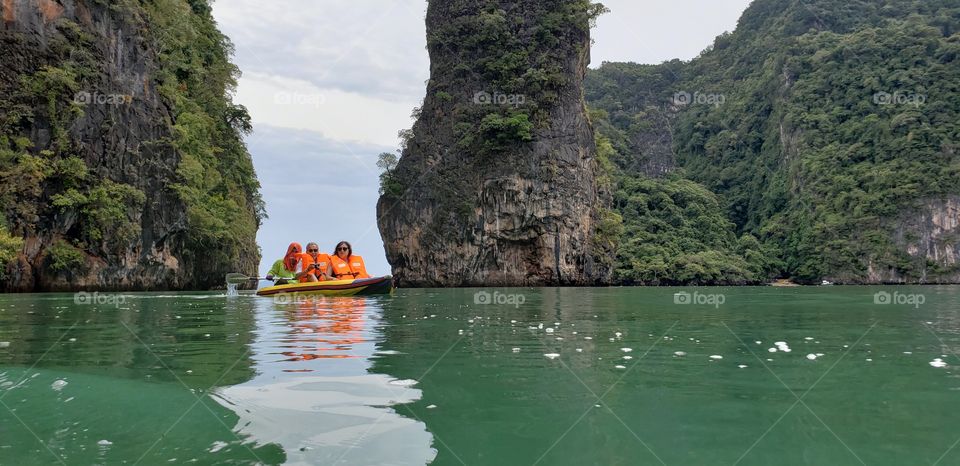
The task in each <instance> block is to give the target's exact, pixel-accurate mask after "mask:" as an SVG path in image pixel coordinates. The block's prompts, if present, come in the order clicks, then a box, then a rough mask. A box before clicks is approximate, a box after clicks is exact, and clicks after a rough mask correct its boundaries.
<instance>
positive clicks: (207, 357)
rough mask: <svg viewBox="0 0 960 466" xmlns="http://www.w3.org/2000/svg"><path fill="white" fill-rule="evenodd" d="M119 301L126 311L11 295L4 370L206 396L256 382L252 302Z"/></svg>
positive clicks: (1, 320) (192, 298) (194, 298)
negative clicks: (164, 386)
mask: <svg viewBox="0 0 960 466" xmlns="http://www.w3.org/2000/svg"><path fill="white" fill-rule="evenodd" d="M120 296H123V301H124V302H123V303H122V304H120V305H119V306H116V305H115V306H104V305H99V306H90V305H76V304H75V303H74V301H73V297H72V296H70V295H9V296H8V297H7V299H5V303H6V306H7V311H6V312H0V341H4V342H9V345H8V348H7V350H6V351H3V352H0V364H2V365H19V366H30V365H32V364H34V363H35V362H37V361H38V360H39V362H37V367H48V368H54V367H70V370H71V371H75V372H84V373H91V374H102V375H109V376H111V377H124V378H136V379H145V378H146V379H151V380H154V381H158V380H159V381H169V382H176V381H177V380H176V379H177V378H179V379H181V380H182V381H183V382H184V383H186V384H187V385H188V386H190V387H191V388H200V389H207V388H210V387H211V386H213V385H214V384H216V385H220V386H222V385H232V384H238V383H242V382H244V381H246V380H250V379H251V378H252V377H253V374H254V372H253V361H252V359H251V358H250V355H249V354H248V353H249V346H250V344H251V342H252V341H253V330H254V316H253V315H252V312H251V311H250V303H249V302H248V301H249V300H247V299H240V300H236V301H235V302H234V301H231V302H230V303H229V304H230V305H229V306H225V305H224V299H223V297H222V296H210V295H168V296H148V295H132V294H131V295H120ZM71 326H72V327H73V328H72V329H71ZM61 337H62V338H61ZM41 357H42V359H41ZM168 369H169V370H168ZM173 374H176V377H175V376H174V375H173Z"/></svg>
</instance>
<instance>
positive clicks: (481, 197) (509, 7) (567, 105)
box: [377, 0, 607, 286]
mask: <svg viewBox="0 0 960 466" xmlns="http://www.w3.org/2000/svg"><path fill="white" fill-rule="evenodd" d="M597 13H598V11H597V9H596V7H595V6H593V5H591V4H590V3H589V2H587V1H575V0H540V1H525V2H513V1H507V0H498V1H492V0H488V1H466V0H460V1H430V2H429V6H428V9H427V18H426V23H427V34H428V49H429V52H430V58H431V63H432V66H431V78H430V81H429V83H428V86H427V97H426V99H425V100H424V103H423V107H422V108H421V109H419V118H418V119H417V121H416V123H415V125H414V127H413V130H412V132H411V133H410V134H408V135H407V141H406V144H405V147H404V149H403V152H402V157H401V159H400V161H399V165H398V166H397V168H396V169H395V170H393V171H392V172H391V173H390V174H389V177H388V182H387V183H386V184H385V192H384V194H383V196H382V197H381V199H380V202H379V203H378V206H377V211H378V218H379V227H380V232H381V235H382V236H383V239H384V242H385V247H386V252H387V259H388V260H389V262H390V264H391V265H392V267H393V273H394V275H395V276H396V277H397V279H398V280H399V282H400V283H401V284H402V285H403V286H470V285H497V286H508V285H518V286H519V285H559V284H573V285H580V284H589V283H595V282H597V281H599V280H602V279H603V278H604V275H605V274H606V273H607V271H605V270H603V269H602V268H600V267H597V266H596V261H595V260H594V255H595V253H596V251H595V248H594V242H593V240H592V235H593V232H594V228H595V224H596V217H597V211H598V209H597V208H598V203H599V200H598V195H597V185H596V177H595V170H596V160H595V151H596V148H595V145H594V138H593V132H592V129H591V126H590V123H589V121H588V119H587V116H586V111H585V108H584V102H583V91H582V82H583V78H584V73H585V71H586V67H587V65H588V63H589V47H590V36H589V28H590V26H589V24H590V21H591V18H592V17H593V16H594V15H595V14H597Z"/></svg>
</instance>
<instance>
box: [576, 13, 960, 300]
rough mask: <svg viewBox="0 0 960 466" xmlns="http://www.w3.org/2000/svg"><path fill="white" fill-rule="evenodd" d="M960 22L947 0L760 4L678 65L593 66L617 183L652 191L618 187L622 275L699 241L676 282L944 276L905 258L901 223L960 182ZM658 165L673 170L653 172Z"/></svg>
mask: <svg viewBox="0 0 960 466" xmlns="http://www.w3.org/2000/svg"><path fill="white" fill-rule="evenodd" d="M958 32H960V4H958V3H957V2H955V1H931V2H914V1H907V0H895V1H886V2H870V1H846V0H843V1H841V0H817V1H812V2H811V1H806V2H802V1H797V0H758V1H756V2H754V3H753V5H751V7H750V8H749V9H748V10H747V11H746V13H745V14H744V16H743V18H742V19H741V20H740V24H739V27H738V28H737V30H736V31H735V32H734V33H730V34H725V35H722V36H720V37H718V38H717V40H716V42H715V43H714V44H713V46H711V47H710V48H708V49H707V50H706V51H705V52H704V53H703V54H701V56H700V57H698V58H696V59H694V60H693V61H691V62H679V61H673V62H667V63H664V64H662V65H656V66H651V65H633V64H612V63H611V64H604V66H602V67H601V68H600V69H599V70H597V71H594V72H591V73H590V74H589V75H588V80H587V85H586V86H587V99H588V102H589V103H590V105H591V106H592V107H594V108H595V111H594V112H593V115H594V124H595V126H596V128H597V130H598V131H599V132H600V133H601V134H603V135H604V136H606V137H607V138H609V139H610V140H611V141H613V145H614V146H615V147H616V150H617V152H618V153H617V155H616V157H614V160H615V161H616V162H617V167H618V169H619V170H620V172H619V177H618V180H619V183H618V184H619V186H620V191H622V192H623V193H624V194H626V199H632V198H633V197H635V196H639V195H640V194H642V195H645V196H650V197H651V198H653V199H661V201H660V202H658V203H655V204H653V205H651V206H650V207H649V213H647V214H646V215H637V214H634V213H633V212H634V211H635V210H636V206H635V203H631V202H624V201H623V198H624V196H623V194H618V200H617V203H616V207H617V210H618V211H619V212H621V214H622V215H623V217H624V221H625V224H626V230H625V231H626V232H627V234H626V235H625V237H624V241H623V243H622V244H621V248H620V254H619V255H618V270H633V269H635V268H636V266H635V264H640V265H641V267H640V269H641V270H643V269H644V268H657V269H659V268H662V267H661V266H660V265H659V264H661V263H662V262H663V261H662V260H661V254H660V253H659V251H660V250H665V251H670V257H690V256H696V255H697V254H699V253H700V251H701V250H702V249H703V248H705V247H706V248H707V249H708V250H712V251H714V252H715V253H716V254H717V256H718V257H723V258H722V259H718V260H717V261H715V262H714V263H713V265H710V264H709V262H711V261H700V262H707V263H708V265H706V266H705V267H704V269H703V270H702V271H701V270H696V273H694V274H693V275H692V276H691V275H684V274H683V273H682V272H681V271H679V270H678V271H676V272H675V273H674V274H672V275H671V277H672V278H677V279H678V281H682V282H726V281H728V280H726V279H720V280H715V279H714V278H713V277H723V276H728V277H729V276H737V277H744V278H747V279H751V278H752V279H758V280H760V279H769V278H774V277H777V276H781V277H790V278H794V279H797V280H800V281H806V282H815V281H819V279H821V278H830V279H833V280H839V281H844V282H860V281H868V280H870V279H872V278H871V277H870V276H868V275H869V271H870V270H873V271H874V272H876V273H878V274H880V275H883V276H894V277H901V279H905V280H919V279H936V278H935V277H936V276H937V275H938V274H949V273H955V272H956V268H953V269H950V268H949V267H942V265H941V264H936V263H932V262H931V261H929V260H928V259H927V258H926V257H925V256H924V255H922V254H921V255H911V254H909V253H908V251H907V249H908V248H907V246H906V245H905V243H909V242H911V241H914V240H915V238H911V237H910V236H911V235H914V236H916V235H920V233H918V232H911V233H908V234H907V235H906V236H907V237H906V238H899V239H898V236H897V229H898V226H899V225H901V224H902V223H903V221H904V219H905V218H906V217H907V216H909V215H911V214H913V213H915V212H916V211H917V210H920V209H922V208H923V207H924V206H925V205H927V203H929V202H931V201H932V200H936V199H943V198H945V197H947V196H949V195H957V194H960V157H958V150H957V149H958V145H960V142H958V141H960V123H958V121H960V66H958V65H960V64H958V54H960V33H958ZM680 93H685V94H680ZM678 94H680V95H678ZM677 98H679V100H676V99H677ZM660 148H663V149H665V150H663V151H659V150H658V149H660ZM664 165H667V166H671V170H676V171H675V172H674V173H673V174H672V175H669V176H667V177H665V178H661V176H662V173H658V170H656V168H657V167H659V166H664ZM668 171H669V170H668ZM638 192H639V194H638ZM681 193H682V194H681ZM694 193H698V194H694ZM678 195H679V196H681V198H682V201H680V200H679V199H677V196H678ZM641 199H643V202H644V203H647V204H649V202H647V201H646V200H645V199H646V198H644V197H642V196H641ZM667 200H672V201H673V202H674V203H677V202H678V201H680V202H679V204H676V205H674V204H671V203H670V202H667ZM678 209H679V210H678ZM671 213H674V215H671ZM659 220H666V224H667V225H669V227H670V228H672V230H671V231H672V233H671V234H668V235H665V234H657V235H650V236H643V235H639V236H633V235H632V234H631V233H630V232H632V231H636V229H637V228H639V229H640V231H641V232H650V231H658V230H656V229H655V227H651V225H657V224H658V223H657V221H659ZM685 225H697V227H695V228H690V229H687V228H684V226H685ZM735 237H741V239H740V240H739V243H738V242H737V241H734V240H733V238H735ZM744 238H747V240H744ZM633 243H641V244H642V245H643V246H644V247H642V248H640V247H632V246H631V244H633ZM745 243H750V244H745ZM674 245H676V247H673V246H674ZM700 262H698V263H700ZM650 264H653V265H650ZM623 278H626V279H628V280H638V281H642V282H650V281H652V279H651V278H650V274H649V272H648V273H647V275H643V274H639V275H623Z"/></svg>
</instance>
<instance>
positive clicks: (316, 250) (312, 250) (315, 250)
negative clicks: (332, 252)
mask: <svg viewBox="0 0 960 466" xmlns="http://www.w3.org/2000/svg"><path fill="white" fill-rule="evenodd" d="M307 252H320V250H319V249H307Z"/></svg>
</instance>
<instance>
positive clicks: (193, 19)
mask: <svg viewBox="0 0 960 466" xmlns="http://www.w3.org/2000/svg"><path fill="white" fill-rule="evenodd" d="M0 8H2V17H3V26H2V29H0V57H2V59H0V60H2V63H3V67H2V69H0V177H2V178H3V187H2V188H0V196H2V198H3V201H4V206H3V208H4V212H3V213H4V218H3V219H2V220H4V221H2V222H0V233H2V234H3V235H6V236H8V237H9V238H8V239H11V240H10V241H8V242H7V246H8V249H12V256H13V259H12V260H10V261H8V263H6V264H4V265H5V268H4V270H3V271H2V272H0V287H2V288H3V289H5V290H8V291H46V290H72V289H123V290H143V289H204V288H209V287H211V286H215V285H218V284H220V283H221V282H222V277H223V275H224V274H225V273H227V272H230V271H237V270H240V271H247V270H255V267H256V264H257V262H258V261H259V252H258V250H257V248H256V245H255V242H254V239H255V238H254V235H255V231H256V224H257V222H258V219H257V217H256V215H257V212H256V209H257V205H258V199H259V197H258V194H257V190H256V186H257V185H256V179H255V177H254V175H253V170H252V166H251V165H250V160H249V155H248V154H246V152H245V150H244V149H242V143H241V142H240V139H239V133H238V132H237V131H231V130H230V127H231V122H229V121H228V119H229V118H231V116H230V115H229V112H227V111H223V112H221V111H220V110H219V109H218V108H217V105H214V104H211V103H210V102H217V100H218V99H219V100H220V104H219V105H220V106H221V107H222V108H223V109H234V110H237V111H240V110H242V108H238V107H233V106H232V104H229V102H228V101H227V100H226V97H225V90H224V89H223V88H220V89H217V87H218V85H217V84H213V85H211V86H210V88H209V89H202V88H201V87H200V86H196V85H195V84H194V79H195V78H193V77H192V76H191V74H194V73H195V72H194V70H192V69H191V67H192V66H193V63H192V62H193V61H194V60H196V59H197V58H196V57H191V55H193V54H197V52H198V51H197V50H190V49H189V48H188V47H181V48H176V47H173V45H175V42H174V40H175V39H176V38H177V36H178V35H179V34H185V33H187V34H189V32H185V30H186V29H187V28H191V27H192V28H194V30H192V31H190V32H201V33H202V32H205V31H203V27H204V25H212V20H210V18H209V7H208V6H207V4H206V2H204V1H191V2H187V1H173V0H169V1H160V2H151V3H150V4H141V3H138V2H124V3H121V4H116V5H107V4H105V3H104V2H100V1H85V0H58V1H53V0H39V1H37V0H3V2H2V5H0ZM161 13H163V14H165V15H166V16H168V17H170V18H171V20H178V21H183V22H186V25H183V26H182V28H181V30H179V31H170V30H164V28H165V26H164V24H163V23H158V22H154V21H150V19H151V17H154V16H153V15H159V14H161ZM191 25H192V26H191ZM211 27H212V26H211ZM214 31H215V30H214ZM161 35H164V36H165V37H166V38H164V39H158V37H161ZM204 39H206V40H208V41H210V42H213V43H217V44H219V39H220V37H218V36H216V35H214V37H205V38H204ZM221 45H222V44H221ZM164 47H167V48H164ZM198 47H199V46H198ZM218 48H219V50H218ZM211 50H212V52H211V53H210V56H207V57H205V58H202V59H205V60H207V65H208V66H209V67H210V68H211V69H210V76H211V77H212V81H216V80H217V79H218V78H217V77H216V76H217V75H218V71H217V69H216V68H217V63H218V62H219V61H220V60H222V61H223V62H225V63H226V49H225V48H220V47H218V46H212V47H211ZM173 53H176V54H178V56H179V57H178V61H177V62H175V63H174V62H172V60H171V54H173ZM211 57H213V58H211ZM218 58H219V59H218ZM227 65H229V63H227ZM231 79H232V78H231ZM226 83H227V84H226V85H227V86H229V80H227V81H226ZM189 86H194V87H195V88H194V89H192V90H191V89H188V87H189ZM201 92H204V93H208V94H209V95H208V96H206V97H205V99H207V102H204V101H203V100H202V99H200V98H199V97H197V96H198V95H199V94H200V93H201ZM195 105H196V107H198V108H194V106H195ZM200 114H203V115H205V117H206V118H209V121H210V122H211V123H210V128H211V131H209V132H208V133H207V136H206V137H205V138H203V137H200V138H194V139H193V140H192V144H193V145H194V147H193V148H192V147H191V146H189V145H187V144H186V143H185V135H189V134H190V133H191V131H192V129H193V128H195V127H194V126H192V123H191V122H192V121H193V120H192V118H194V117H196V116H197V115H200ZM245 115H246V114H245V111H244V112H243V114H242V115H240V114H239V113H237V114H234V115H232V117H233V118H240V119H241V120H243V119H244V117H245ZM244 121H246V120H244ZM196 147H203V148H208V149H209V150H211V151H213V152H216V151H218V148H224V147H225V149H219V150H220V151H222V152H223V153H225V154H226V156H225V158H228V159H230V158H231V154H234V155H235V156H236V160H233V162H234V163H237V164H238V165H239V166H242V167H243V169H242V170H241V171H242V172H243V175H242V178H246V179H245V180H243V179H242V180H235V182H236V183H242V184H241V187H240V188H238V191H239V192H236V193H230V192H229V190H226V189H225V190H223V191H222V194H221V196H222V197H225V198H228V199H232V200H233V202H234V204H233V207H232V208H233V211H232V212H229V213H221V216H222V217H230V216H235V217H234V221H235V222H237V223H241V224H243V225H246V226H247V229H246V233H245V234H244V235H234V236H230V235H223V236H221V237H220V240H221V241H222V242H227V241H230V242H233V241H236V242H238V243H239V244H238V245H237V246H227V247H229V248H238V250H236V251H233V252H230V253H223V251H224V245H222V244H219V243H218V242H214V241H208V240H209V239H210V238H208V235H207V233H208V232H209V231H210V229H209V228H206V229H205V227H204V226H203V225H202V222H201V221H202V219H203V217H204V215H203V213H197V214H193V213H195V210H196V209H197V208H198V206H201V205H208V206H209V204H210V203H209V202H205V200H204V198H203V197H202V196H200V195H199V194H198V193H200V192H202V191H203V189H204V188H202V187H198V186H197V185H196V184H195V183H191V180H190V178H191V177H201V178H202V177H206V178H210V177H212V176H214V175H213V172H214V171H216V170H217V168H216V165H215V164H214V163H211V162H210V161H209V160H203V159H200V160H199V161H198V160H197V155H196V152H197V151H200V150H201V149H196ZM235 173H236V171H235ZM218 176H222V177H223V179H224V180H229V179H230V176H231V172H230V170H223V171H222V172H221V175H218ZM212 187H213V186H212V185H207V186H206V189H209V188H212ZM220 220H222V219H218V218H216V215H207V221H209V222H217V221H220ZM223 231H226V230H225V229H224V230H223ZM205 241H208V242H206V244H201V243H202V242H205ZM10 245H13V248H11V247H10ZM18 246H19V247H18ZM8 252H10V251H8Z"/></svg>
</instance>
